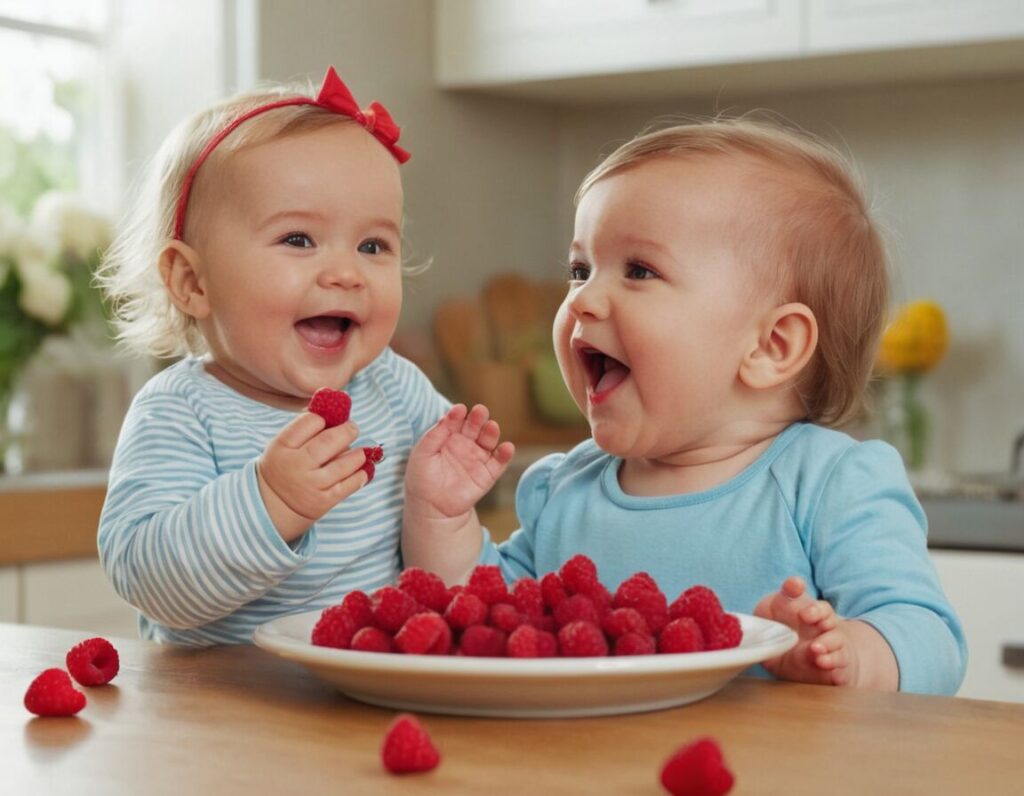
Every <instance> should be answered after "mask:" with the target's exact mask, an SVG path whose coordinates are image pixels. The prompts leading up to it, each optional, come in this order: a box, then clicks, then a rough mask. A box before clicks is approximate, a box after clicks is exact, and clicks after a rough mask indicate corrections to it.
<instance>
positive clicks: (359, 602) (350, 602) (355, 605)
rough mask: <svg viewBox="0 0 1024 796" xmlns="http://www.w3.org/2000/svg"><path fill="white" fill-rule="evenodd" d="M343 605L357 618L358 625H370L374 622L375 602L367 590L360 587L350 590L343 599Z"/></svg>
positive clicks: (350, 614)
mask: <svg viewBox="0 0 1024 796" xmlns="http://www.w3.org/2000/svg"><path fill="white" fill-rule="evenodd" d="M341 605H342V607H343V608H344V609H345V610H346V611H348V614H349V616H351V617H352V618H353V619H354V620H355V623H356V627H368V626H369V625H372V624H373V604H372V603H371V602H370V597H369V595H368V594H366V592H363V591H360V590H359V589H355V590H354V591H350V592H349V593H348V594H346V595H345V597H344V598H343V599H342V601H341Z"/></svg>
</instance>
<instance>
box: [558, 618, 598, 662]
mask: <svg viewBox="0 0 1024 796" xmlns="http://www.w3.org/2000/svg"><path fill="white" fill-rule="evenodd" d="M558 648H559V650H560V651H561V653H562V655H564V656H565V657H567V658H589V657H596V656H600V655H607V654H608V642H607V641H606V640H605V637H604V633H602V632H601V628H599V627H598V626H597V625H595V624H594V623H593V622H570V623H569V624H567V625H566V626H565V627H563V628H562V629H561V630H559V631H558Z"/></svg>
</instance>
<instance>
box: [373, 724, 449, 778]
mask: <svg viewBox="0 0 1024 796" xmlns="http://www.w3.org/2000/svg"><path fill="white" fill-rule="evenodd" d="M380 759H381V762H382V763H383V764H384V768H386V769H387V770H388V771H390V772H391V773H392V774H414V773H418V772H421V771H430V770H431V769H433V768H436V767H437V764H438V763H440V762H441V754H440V752H438V751H437V747H436V746H434V742H433V741H432V740H431V739H430V736H429V735H428V734H427V731H426V730H425V729H423V725H421V724H420V723H419V720H418V719H417V718H416V717H415V716H413V715H412V714H410V713H400V714H399V715H398V716H396V717H395V720H394V721H393V722H391V726H390V727H389V728H388V731H387V734H386V735H385V736H384V743H383V744H382V745H381V749H380Z"/></svg>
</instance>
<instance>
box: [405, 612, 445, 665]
mask: <svg viewBox="0 0 1024 796" xmlns="http://www.w3.org/2000/svg"><path fill="white" fill-rule="evenodd" d="M395 646H396V647H397V648H398V650H399V652H404V653H406V654H407V655H447V654H448V651H449V650H450V649H451V647H452V631H451V628H450V627H448V624H447V623H446V622H445V621H444V619H442V618H441V615H440V614H438V613H434V612H433V611H425V612H423V613H421V614H413V615H412V616H410V617H409V618H408V619H406V620H405V624H404V625H402V629H401V630H399V631H398V632H397V633H396V634H395Z"/></svg>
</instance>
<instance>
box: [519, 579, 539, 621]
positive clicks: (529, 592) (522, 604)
mask: <svg viewBox="0 0 1024 796" xmlns="http://www.w3.org/2000/svg"><path fill="white" fill-rule="evenodd" d="M512 604H513V605H514V606H515V607H516V608H518V609H519V613H521V614H524V615H525V616H529V617H537V616H543V614H544V595H543V593H542V592H541V588H540V583H538V582H537V581H535V580H534V579H533V578H523V579H522V580H517V581H516V583H515V585H514V586H513V587H512Z"/></svg>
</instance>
